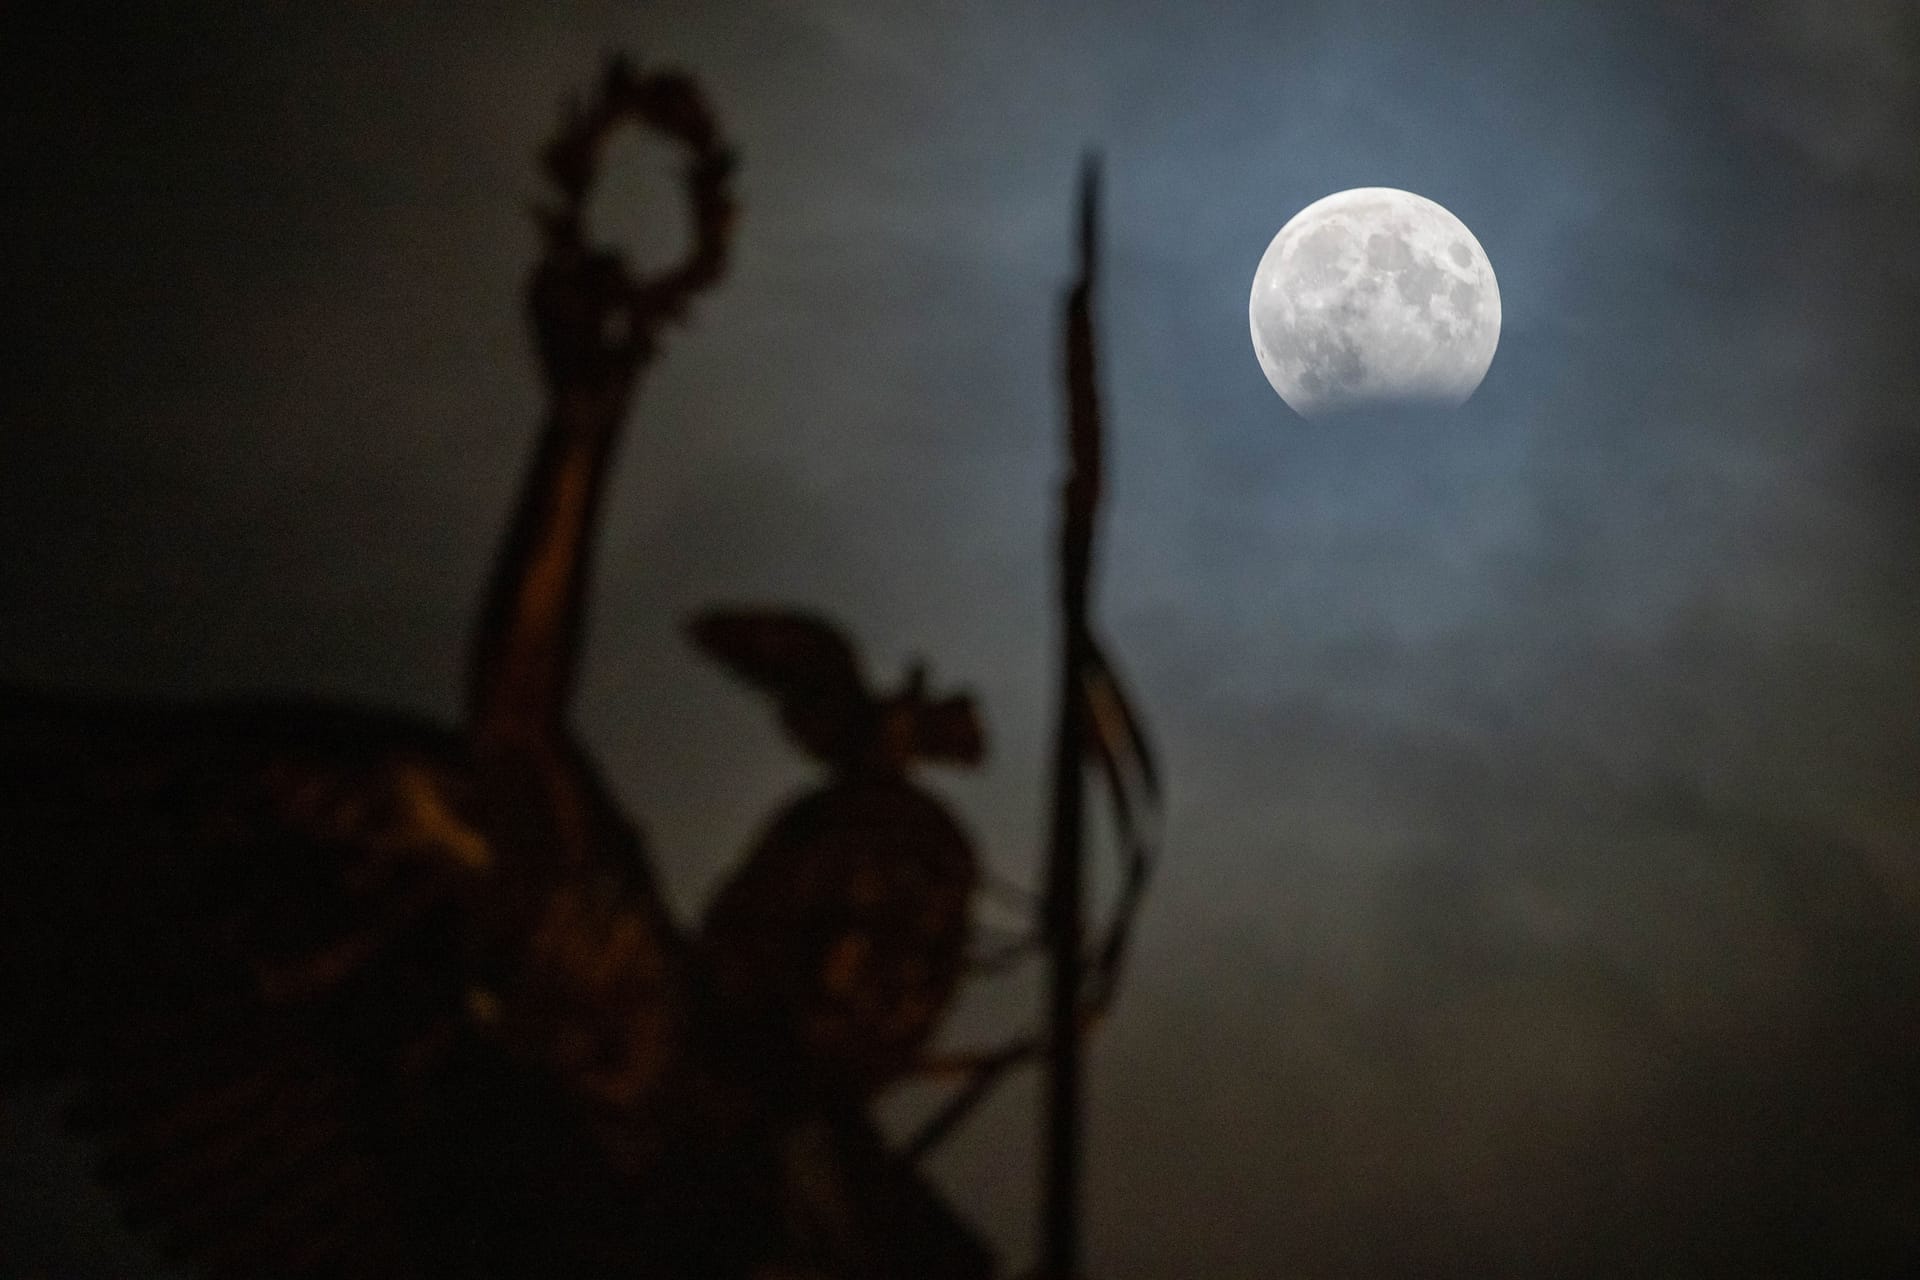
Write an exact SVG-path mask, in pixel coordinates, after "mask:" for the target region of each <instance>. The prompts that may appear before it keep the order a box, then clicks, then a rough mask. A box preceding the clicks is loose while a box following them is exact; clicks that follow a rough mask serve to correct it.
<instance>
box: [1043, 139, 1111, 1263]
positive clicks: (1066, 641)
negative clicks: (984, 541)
mask: <svg viewBox="0 0 1920 1280" xmlns="http://www.w3.org/2000/svg"><path fill="white" fill-rule="evenodd" d="M1099 188H1100V166H1099V160H1098V158H1097V157H1096V156H1094V155H1092V154H1089V155H1088V156H1087V157H1086V159H1085V161H1084V162H1083V164H1082V167H1081V174H1080V207H1079V218H1078V229H1079V274H1078V278H1077V279H1076V280H1075V282H1074V284H1073V286H1072V287H1071V288H1070V289H1069V291H1068V293H1067V298H1066V316H1065V320H1066V351H1065V365H1066V367H1065V374H1066V384H1067V455H1068V462H1067V475H1066V480H1065V482H1064V484H1063V485H1062V490H1061V521H1060V582H1059V587H1060V621H1061V627H1060V668H1061V669H1060V708H1059V726H1058V734H1059V736H1058V738H1057V739H1056V740H1055V743H1054V772H1053V815H1052V824H1051V831H1050V833H1049V846H1048V863H1047V896H1046V906H1045V912H1046V930H1047V939H1048V951H1049V960H1050V968H1051V986H1050V990H1049V993H1048V1008H1047V1012H1048V1022H1047V1025H1048V1054H1047V1097H1046V1155H1045V1160H1046V1166H1045V1199H1044V1202H1043V1206H1042V1219H1041V1242H1040V1243H1041V1267H1040V1273H1041V1275H1042V1276H1045V1277H1047V1280H1077V1277H1078V1275H1079V1271H1080V1265H1081V1257H1080V1187H1081V1180H1082V1172H1083V1134H1082V1121H1081V1094H1082V1088H1081V1080H1082V1066H1083V1063H1082V1054H1081V1038H1080V1036H1081V1027H1080V1001H1081V989H1082V986H1083V982H1084V979H1083V974H1082V967H1083V964H1082V945H1083V942H1082V934H1083V932H1084V925H1083V920H1082V917H1083V906H1082V900H1083V898H1084V896H1085V884H1084V879H1085V873H1084V862H1085V859H1084V848H1083V846H1084V843H1085V821H1084V809H1085V761H1086V741H1087V729H1088V726H1087V722H1086V718H1087V704H1086V696H1085V692H1084V689H1083V677H1084V674H1085V672H1086V669H1087V661H1088V656H1089V642H1088V635H1089V633H1088V630H1087V596H1088V585H1089V580H1090V578H1091V575H1092V567H1093V529H1094V515H1095V512H1096V510H1097V509H1098V507H1099V503H1100V483H1101V476H1100V406H1099V399H1098V395H1097V389H1096V387H1095V382H1094V355H1093V283H1094V259H1095V253H1096V246H1095V236H1096V232H1097V225H1096V208H1097V203H1098V199H1099Z"/></svg>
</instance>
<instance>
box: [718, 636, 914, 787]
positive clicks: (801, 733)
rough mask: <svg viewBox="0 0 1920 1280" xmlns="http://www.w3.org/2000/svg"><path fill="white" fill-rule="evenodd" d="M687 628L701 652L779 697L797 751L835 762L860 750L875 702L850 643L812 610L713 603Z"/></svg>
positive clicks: (872, 720)
mask: <svg viewBox="0 0 1920 1280" xmlns="http://www.w3.org/2000/svg"><path fill="white" fill-rule="evenodd" d="M687 633H688V635H689V637H690V638H691V639H692V640H693V642H694V644H695V645H696V646H697V647H698V648H699V649H700V650H701V651H702V652H704V653H705V654H706V655H707V656H708V657H710V658H713V659H714V660H716V661H718V662H719V663H721V664H722V665H723V666H725V667H726V668H727V669H728V670H729V671H731V672H733V674H734V675H736V676H738V677H740V679H742V680H744V681H746V682H747V683H748V684H750V685H752V686H753V687H754V688H756V689H758V690H760V691H761V692H762V693H767V694H771V695H772V696H773V698H774V699H775V701H776V702H777V703H778V704H779V708H780V720H781V724H782V725H783V726H784V727H785V729H786V731H787V733H788V735H789V736H790V737H791V738H792V739H793V740H794V742H795V743H796V744H798V745H799V746H800V747H801V749H802V750H804V751H806V752H807V753H808V754H810V755H812V756H813V757H815V758H816V759H819V760H824V761H826V762H828V763H841V762H844V761H846V760H847V759H849V758H850V757H851V756H853V755H857V754H858V753H859V752H860V751H862V750H864V748H865V747H866V745H867V741H868V739H869V737H870V735H871V734H872V733H873V732H874V727H875V724H876V720H875V716H876V714H877V710H878V709H877V706H876V703H875V698H874V695H873V691H872V689H871V688H870V687H869V686H868V684H867V682H866V679H865V677H864V676H863V675H862V673H861V670H860V662H859V659H858V658H857V657H856V656H855V654H854V649H853V645H852V643H851V642H849V641H848V639H847V638H846V636H845V635H844V634H843V633H842V632H841V631H840V630H839V629H838V628H836V627H835V626H834V625H833V624H832V623H829V622H827V621H826V620H825V619H824V618H821V617H819V616H817V615H815V614H810V613H803V612H799V611H796V610H782V609H713V610H709V611H707V612H705V613H702V614H700V615H699V616H697V617H695V618H694V619H693V620H692V622H690V623H689V624H688V627H687Z"/></svg>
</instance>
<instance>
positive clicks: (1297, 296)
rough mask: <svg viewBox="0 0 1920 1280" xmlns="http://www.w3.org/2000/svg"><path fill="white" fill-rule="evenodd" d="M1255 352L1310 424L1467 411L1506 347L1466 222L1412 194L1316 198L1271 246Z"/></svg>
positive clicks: (1255, 304)
mask: <svg viewBox="0 0 1920 1280" xmlns="http://www.w3.org/2000/svg"><path fill="white" fill-rule="evenodd" d="M1247 314H1248V319H1249V321H1250V322H1251V324H1252V326H1253V351H1254V354H1255V355H1256V356H1258V357H1259V358H1260V368H1261V369H1262V370H1263V371H1264V372H1265V373H1266V375H1267V381H1268V382H1271V383H1272V384H1273V389H1274V390H1275V391H1278V392H1279V393H1280V398H1281V399H1282V400H1285V401H1286V402H1287V403H1288V404H1289V405H1291V406H1292V407H1293V409H1294V411H1295V412H1297V413H1299V414H1300V415H1301V416H1302V417H1305V418H1325V417H1331V416H1335V415H1337V414H1340V413H1342V412H1344V411H1348V410H1364V409H1371V408H1382V407H1406V408H1414V407H1422V406H1432V407H1450V406H1455V405H1460V404H1464V403H1465V402H1466V400H1467V397H1469V396H1471V395H1472V394H1473V392H1474V389H1475V388H1476V387H1478V386H1479V385H1480V380H1481V379H1482V378H1484V377H1486V374H1487V366H1488V365H1490V364H1492V363H1493V349H1494V347H1495V346H1497V345H1498V344H1499V342H1500V287H1499V285H1498V284H1497V283H1495V281H1494V278H1493V265H1492V264H1491V263H1489V262H1488V261H1487V254H1486V251H1485V250H1484V249H1482V248H1481V247H1480V242H1479V241H1478V240H1476V239H1474V238H1473V233H1472V232H1471V231H1468V230H1467V228H1466V226H1465V224H1463V223H1462V222H1461V221H1460V219H1458V218H1456V217H1454V216H1453V215H1452V214H1451V213H1448V212H1447V211H1446V210H1445V209H1443V208H1441V207H1440V206H1439V205H1437V204H1435V203H1434V202H1433V201H1431V200H1429V199H1427V198H1426V197H1425V196H1417V195H1415V194H1413V193H1412V192H1411V191H1398V190H1395V189H1394V188H1392V187H1356V188H1355V189H1353V190H1351V191H1341V192H1337V193H1335V194H1333V195H1330V196H1327V197H1326V198H1325V199H1322V200H1316V201H1314V202H1313V203H1312V204H1310V205H1308V206H1307V207H1306V208H1304V209H1302V210H1301V211H1300V212H1299V213H1297V214H1295V215H1294V216H1293V218H1292V219H1291V220H1289V221H1288V223H1287V225H1285V226H1284V227H1281V228H1280V234H1279V235H1276V236H1275V237H1274V238H1273V243H1271V244H1269V245H1268V246H1267V251H1266V253H1265V254H1264V255H1263V256H1262V257H1261V259H1260V269H1259V270H1258V271H1256V272H1255V273H1254V277H1253V298H1252V300H1251V301H1250V302H1249V303H1248V305H1247Z"/></svg>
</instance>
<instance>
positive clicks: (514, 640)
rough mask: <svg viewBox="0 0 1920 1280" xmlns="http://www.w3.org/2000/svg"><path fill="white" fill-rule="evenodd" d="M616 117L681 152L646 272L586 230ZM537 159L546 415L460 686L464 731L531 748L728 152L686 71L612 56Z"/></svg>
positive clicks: (533, 293) (552, 744) (680, 311)
mask: <svg viewBox="0 0 1920 1280" xmlns="http://www.w3.org/2000/svg"><path fill="white" fill-rule="evenodd" d="M622 123H633V124H636V125H639V126H642V127H645V128H649V129H652V130H655V131H657V132H659V133H662V134H664V135H666V136H668V137H670V138H672V139H673V140H675V141H677V142H679V143H680V144H682V145H683V146H684V147H685V148H686V149H687V151H688V153H689V156H690V159H689V163H688V168H687V172H686V184H687V191H688V194H689V196H690V198H691V200H692V205H693V210H692V213H693V218H692V222H693V228H694V231H693V242H692V244H691V245H690V246H689V247H688V250H687V253H686V255H685V257H684V258H683V259H682V261H681V262H680V263H679V264H678V265H677V266H675V267H672V268H670V269H668V270H666V271H664V272H661V273H660V274H658V275H655V276H652V277H649V278H646V279H640V278H636V277H635V276H634V275H633V274H632V273H631V272H630V270H629V269H628V267H627V265H626V263H625V262H624V261H623V260H622V259H621V257H620V255H619V254H618V253H617V252H615V251H613V250H609V249H604V248H598V247H595V246H593V245H591V244H589V243H588V239H587V229H586V225H585V204H586V199H587V194H588V192H589V191H590V190H591V188H592V185H593V179H594V176H595V174H596V172H597V169H598V165H599V158H600V153H601V149H602V147H603V146H604V144H605V142H606V140H607V138H608V136H609V135H610V134H611V133H612V132H613V130H614V129H616V128H617V127H619V126H620V125H621V124H622ZM542 159H543V162H544V167H545V169H546V172H547V176H548V177H549V178H550V179H551V180H552V181H553V183H554V185H555V187H556V188H557V189H558V192H559V196H560V199H559V202H558V203H557V204H556V205H554V206H553V207H551V208H549V209H546V210H543V211H541V213H540V214H539V217H540V220H541V227H542V230H543V232H544V233H545V237H546V247H545V252H544V253H543V254H542V256H541V260H540V262H539V264H538V266H536V267H535V269H534V272H533V277H532V280H531V281H530V283H529V287H528V307H529V310H530V311H531V313H532V320H533V329H534V341H535V346H536V348H537V350H538V355H539V359H540V365H541V374H542V377H543V378H544V379H545V383H546V393H547V414H546V422H545V425H544V427H543V431H542V436H541V439H540V443H539V447H538V450H537V452H536V454H535V456H534V460H533V465H532V467H531V469H530V471H529V472H528V474H527V478H526V480H525V482H524V485H523V488H522V490H521V495H520V501H519V505H518V508H517V509H516V511H515V513H514V517H513V520H512V522H511V523H510V524H509V525H508V528H507V533H506V538H505V541H504V542H503V544H502V546H501V549H500V552H499V555H498V557H497V559H496V561H495V563H494V569H493V576H492V579H491V581H490V583H489V585H488V589H487V597H486V601H485V604H484V605H483V607H482V609H481V613H480V620H479V628H478V631H477V633H476V635H475V637H474V645H473V654H472V668H471V671H470V674H469V687H468V694H467V724H468V729H469V733H470V735H471V737H472V739H473V741H474V743H475V744H476V746H477V747H479V748H480V749H481V750H482V751H483V752H484V753H488V754H496V753H500V752H505V753H507V754H512V755H532V756H534V757H536V758H538V757H545V756H551V755H554V754H556V753H560V752H563V751H564V750H565V749H566V733H565V726H566V717H567V710H568V700H569V697H570V695H571V693H572V690H573V683H574V676H575V672H576V669H577V667H578V663H579V652H580V637H581V633H582V630H583V626H584V618H585V608H586V595H587V575H588V573H589V571H590V570H591V567H592V536H593V531H594V529H595V527H596V520H597V517H598V511H599V505H600V499H601V496H602V494H603V492H604V490H605V488H606V478H607V471H608V465H609V463H610V461H611V459H612V454H613V448H614V445H615V443H616V441H617V439H618V437H619V433H620V428H621V426H622V424H623V422H624V420H625V418H626V415H627V410H628V407H629V405H630V402H631V400H632V396H633V391H634V388H635V385H636V383H637V381H638V379H639V376H640V374H641V373H642V372H643V371H644V370H645V369H646V367H647V365H648V364H649V362H650V361H651V360H652V358H653V355H654V353H655V352H656V351H657V350H658V346H659V341H660V337H661V334H662V332H663V330H664V329H665V328H666V326H667V325H669V324H671V323H673V322H674V321H676V320H679V319H680V318H682V317H683V316H684V315H685V314H686V310H687V307H688V304H689V303H690V302H691V301H692V299H693V298H694V296H695V295H696V294H698V293H700V292H702V291H703V290H705V289H706V288H708V287H709V286H711V285H712V284H713V283H714V282H715V281H717V280H718V279H719V278H720V276H721V273H722V272H723V271H724V270H725V267H726V256H727V249H728V244H729V238H730V234H731V231H732V227H733V215H734V205H733V201H732V197H731V195H730V193H729V189H728V177H729V175H730V174H731V172H732V169H733V157H732V155H731V154H730V153H729V152H728V151H727V150H726V148H725V147H724V146H723V145H722V143H721V140H720V135H719V133H718V131H717V129H716V127H715V124H714V121H713V118H712V116H711V115H710V113H709V112H708V110H707V106H706V103H705V102H704V101H703V100H702V98H701V96H700V93H699V91H698V89H697V88H696V86H695V85H694V83H693V81H692V80H691V79H689V78H688V77H686V76H684V75H681V74H678V73H675V72H671V71H661V72H654V73H650V74H647V75H644V76H641V75H637V74H636V73H635V72H634V71H633V69H632V68H631V67H630V66H629V65H628V64H627V63H626V62H624V61H615V62H613V63H612V64H610V65H609V67H608V69H607V74H606V77H605V79H604V80H603V81H602V83H601V87H600V92H599V95H598V97H597V98H596V100H595V101H594V102H593V103H592V105H591V106H585V107H583V106H582V105H580V104H579V103H575V104H573V106H572V107H571V108H570V110H569V115H568V118H567V120H566V122H565V126H564V127H563V129H562V130H561V132H560V134H559V136H558V137H557V138H556V139H555V140H554V142H553V144H552V145H551V146H549V147H548V148H547V150H546V152H545V154H544V156H543V157H542Z"/></svg>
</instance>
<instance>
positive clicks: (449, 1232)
mask: <svg viewBox="0 0 1920 1280" xmlns="http://www.w3.org/2000/svg"><path fill="white" fill-rule="evenodd" d="M472 792H473V787H472V785H471V783H470V775H469V773H468V771H467V769H466V766H465V763H464V761H463V759H462V756H461V752H460V749H459V747H458V744H457V742H456V740H454V739H453V738H452V736H451V735H448V734H444V733H442V732H440V731H438V730H436V729H434V728H432V727H431V726H426V725H422V724H420V723H417V722H414V721H411V720H407V719H404V718H401V717H395V716H385V715H376V714H371V713H365V712H357V711H350V710H342V709H337V708H327V707H322V706H318V705H288V704H277V705H264V704H263V705H253V706H243V707H233V708H226V709H192V708H166V707H161V708H139V707H128V706H120V705H112V704H106V703H90V704H89V703H78V702H73V701H69V700H64V699H54V698H47V697H40V696H37V695H22V694H17V693H16V694H7V693H4V692H0V1084H4V1085H19V1084H22V1083H25V1082H30V1081H33V1080H36V1079H39V1080H57V1079H66V1080H72V1081H75V1082H77V1084H78V1085H79V1093H78V1094H77V1097H76V1102H75V1103H74V1107H73V1112H72V1122H73V1124H74V1125H75V1126H76V1127H78V1128H80V1129H82V1130H83V1131H84V1132H85V1133H86V1134H87V1135H89V1136H90V1137H91V1138H92V1139H94V1140H95V1141H97V1143H98V1144H99V1149H100V1161H99V1165H98V1168H99V1173H100V1177H101V1178H102V1180H103V1181H104V1182H105V1183H106V1184H107V1185H108V1186H109V1188H110V1189H111V1190H112V1191H113V1192H115V1193H117V1195H118V1197H119V1199H120V1200H121V1203H122V1205H123V1207H124V1209H125V1211H126V1214H127V1217H128V1219H129V1221H130V1224H131V1225H132V1226H133V1227H134V1228H135V1229H136V1230H143V1231H145V1232H146V1233H147V1235H148V1238H150V1239H151V1240H153V1242H154V1243H155V1244H156V1245H157V1246H158V1247H159V1248H160V1250H161V1251H162V1252H163V1253H164V1254H166V1255H168V1256H171V1257H173V1258H176V1259H179V1260H182V1261H186V1262H188V1263H190V1264H193V1265H195V1266H196V1267H197V1268H198V1270H199V1272H200V1273H201V1274H206V1275H214V1276H229V1275H230V1276H260V1275H275V1276H296V1275H308V1276H334V1275H339V1276H345V1275H360V1274H374V1275H390V1274H413V1275H417V1274H437V1273H438V1271H439V1270H440V1269H443V1268H450V1269H462V1268H464V1267H465V1264H466V1262H467V1261H468V1260H466V1259H463V1258H461V1257H460V1249H461V1248H462V1245H461V1241H462V1239H463V1238H471V1237H470V1233H468V1231H467V1224H466V1223H464V1222H463V1214H467V1213H469V1212H470V1206H469V1205H466V1204H463V1203H462V1202H463V1200H465V1199H468V1198H470V1197H469V1194H468V1193H469V1192H470V1191H471V1190H472V1188H471V1187H452V1186H449V1185H447V1179H446V1177H445V1176H444V1175H445V1169H446V1168H447V1167H449V1165H450V1162H449V1161H448V1160H447V1159H446V1158H445V1157H446V1155H447V1152H448V1150H449V1146H448V1142H447V1141H446V1138H447V1133H448V1129H449V1126H450V1125H452V1124H453V1123H454V1121H453V1119H452V1118H451V1117H453V1116H454V1115H455V1114H456V1113H458V1111H459V1110H460V1107H461V1106H462V1105H463V1104H462V1103H461V1101H460V1098H461V1096H462V1095H461V1092H460V1090H458V1089H456V1088H452V1087H449V1080H450V1079H451V1078H452V1077H450V1075H449V1072H450V1070H452V1067H451V1066H450V1064H458V1063H463V1062H466V1063H471V1062H472V1061H473V1060H475V1054H476V1052H480V1053H481V1056H484V1051H476V1050H475V1047H474V1046H475V1042H476V1037H475V1036H474V1035H473V1034H472V1033H471V1030H470V1028H471V1026H472V1022H473V1020H472V1018H471V1017H470V1016H469V1012H470V1007H471V1005H472V1003H473V1002H474V1000H475V999H476V996H475V983H476V975H481V976H484V973H485V971H486V969H487V966H488V964H489V957H490V955H492V954H495V953H496V952H498V953H503V954H510V953H511V952H512V951H513V947H512V945H511V942H512V940H511V939H510V938H506V937H493V936H489V935H488V931H487V929H485V928H482V927H480V926H479V925H476V923H475V921H476V920H477V919H482V918H491V917H490V916H489V914H488V913H485V912H476V911H475V910H474V907H473V904H474V903H475V902H476V901H478V900H479V899H480V898H481V897H482V896H483V890H484V888H485V886H487V884H488V883H489V879H490V877H492V876H493V875H494V874H495V872H496V861H497V859H498V856H499V850H498V849H496V848H495V847H494V844H493V843H492V842H491V841H490V840H489V838H488V836H487V834H486V831H485V829H484V826H483V824H481V823H480V822H479V821H477V819H476V818H475V816H474V814H475V813H476V811H477V804H476V797H475V796H474V795H473V794H472ZM508 927H509V926H506V925H502V926H501V928H502V930H505V929H507V928H508ZM475 1150H476V1151H481V1150H483V1147H482V1146H481V1145H479V1144H478V1143H477V1141H476V1146H475Z"/></svg>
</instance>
